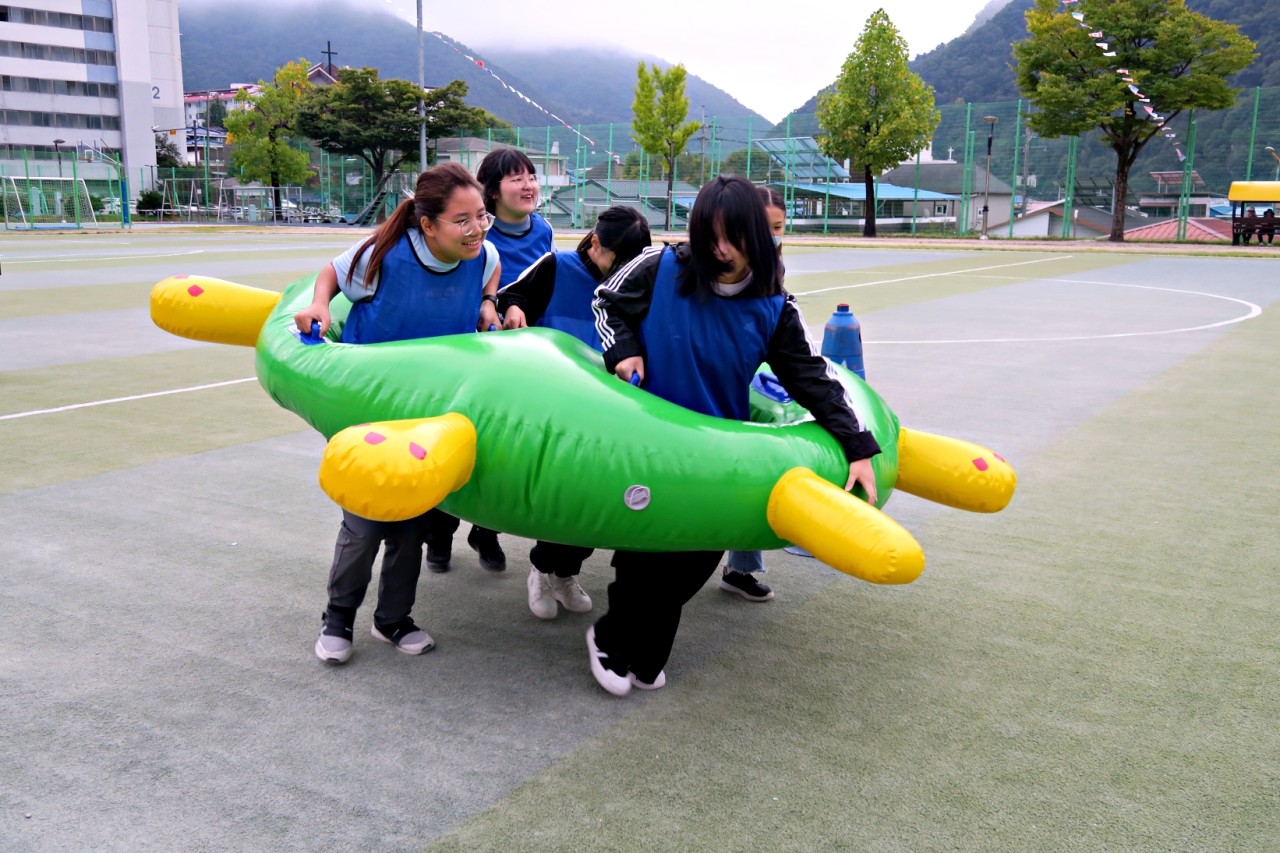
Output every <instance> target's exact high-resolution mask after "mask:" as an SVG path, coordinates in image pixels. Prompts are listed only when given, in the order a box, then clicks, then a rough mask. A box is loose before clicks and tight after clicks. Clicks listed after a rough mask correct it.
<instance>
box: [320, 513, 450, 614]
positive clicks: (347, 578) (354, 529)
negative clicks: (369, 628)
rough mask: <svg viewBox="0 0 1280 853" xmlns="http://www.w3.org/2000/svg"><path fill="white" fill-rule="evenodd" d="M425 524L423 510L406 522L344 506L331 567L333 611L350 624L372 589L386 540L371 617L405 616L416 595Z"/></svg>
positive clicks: (331, 602) (330, 609) (330, 583)
mask: <svg viewBox="0 0 1280 853" xmlns="http://www.w3.org/2000/svg"><path fill="white" fill-rule="evenodd" d="M425 526H426V516H425V515H420V516H418V517H417V518H411V519H409V520H408V521H371V520H369V519H367V518H361V517H360V516H358V515H355V514H354V513H350V512H347V511H346V510H343V511H342V527H341V528H340V529H339V530H338V542H337V544H336V545H334V548H333V566H332V567H330V569H329V612H330V613H331V614H332V615H333V616H334V617H336V618H337V619H338V620H340V621H341V622H343V623H344V624H346V625H347V627H351V625H352V624H353V623H354V621H355V614H356V610H357V609H359V607H360V605H361V603H363V602H364V596H365V593H366V592H367V591H368V589H369V581H370V580H371V579H372V577H373V561H374V560H375V559H376V558H377V556H378V547H379V546H381V545H382V544H383V543H386V548H385V550H384V551H383V554H382V574H381V576H380V577H379V579H378V606H377V609H375V610H374V612H373V621H374V624H376V625H394V624H395V623H396V622H399V621H400V620H402V619H405V618H407V617H408V616H409V613H410V611H412V610H413V602H414V600H415V598H416V597H417V594H418V575H419V574H420V573H421V571H422V538H423V531H424V529H425Z"/></svg>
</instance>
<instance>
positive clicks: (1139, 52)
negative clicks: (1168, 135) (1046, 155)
mask: <svg viewBox="0 0 1280 853" xmlns="http://www.w3.org/2000/svg"><path fill="white" fill-rule="evenodd" d="M1062 8H1063V7H1062V6H1061V5H1060V3H1059V0H1036V4H1035V6H1034V7H1033V8H1031V9H1030V10H1028V11H1027V30H1028V32H1029V33H1030V35H1029V36H1028V37H1027V38H1026V39H1025V40H1023V41H1020V42H1017V43H1016V44H1014V46H1013V55H1014V59H1015V60H1016V61H1017V75H1018V88H1019V89H1021V90H1022V93H1023V95H1024V96H1025V97H1026V98H1027V99H1028V100H1029V101H1031V103H1032V104H1034V105H1035V107H1036V108H1037V111H1036V112H1034V113H1031V114H1030V115H1029V116H1028V117H1027V125H1028V127H1030V128H1031V130H1033V131H1035V132H1036V133H1038V134H1040V135H1041V136H1045V137H1048V138H1055V137H1060V136H1076V135H1078V134H1081V133H1084V132H1086V131H1088V130H1091V129H1094V128H1097V129H1098V130H1100V131H1102V140H1103V141H1104V142H1105V143H1106V144H1107V145H1108V146H1109V147H1110V148H1111V150H1112V151H1114V152H1115V154H1116V171H1115V194H1114V197H1115V200H1116V201H1115V204H1114V205H1113V211H1112V216H1111V235H1110V237H1109V238H1108V239H1110V240H1111V241H1112V242H1122V241H1123V240H1124V219H1125V205H1124V199H1125V198H1126V196H1127V194H1128V191H1129V170H1130V168H1132V166H1133V162H1134V160H1135V159H1137V156H1138V153H1139V152H1140V151H1142V149H1143V147H1144V146H1145V145H1146V144H1147V143H1148V142H1150V141H1151V140H1152V139H1153V138H1155V137H1156V136H1157V135H1160V134H1162V133H1163V128H1162V127H1161V126H1160V123H1159V122H1157V121H1156V120H1154V119H1152V118H1151V117H1150V116H1149V115H1148V114H1147V111H1146V110H1145V109H1144V107H1145V106H1146V105H1144V104H1143V103H1141V102H1140V101H1139V98H1138V94H1137V93H1138V92H1140V93H1141V94H1142V95H1143V96H1145V97H1147V98H1149V99H1150V104H1149V106H1151V107H1152V109H1153V110H1154V111H1155V113H1156V114H1157V115H1159V116H1160V117H1161V118H1162V119H1163V120H1164V121H1165V122H1168V121H1169V119H1172V118H1173V117H1174V116H1176V115H1178V114H1180V113H1181V112H1183V111H1184V110H1191V109H1209V110H1219V109H1224V108H1226V107H1230V106H1231V105H1232V104H1233V103H1235V96H1236V93H1237V91H1238V90H1237V89H1233V88H1232V87H1231V86H1230V85H1229V84H1228V82H1227V80H1228V78H1229V77H1231V75H1233V74H1235V73H1236V72H1238V71H1240V70H1242V69H1243V68H1245V67H1246V66H1248V65H1249V63H1250V62H1252V61H1253V58H1254V55H1255V54H1254V47H1255V45H1254V43H1253V42H1252V41H1250V40H1249V39H1248V38H1246V37H1245V36H1243V35H1241V34H1240V31H1239V30H1238V29H1237V28H1236V27H1234V26H1232V25H1231V24H1225V23H1222V22H1221V21H1215V20H1212V19H1210V18H1206V17H1205V16H1203V15H1200V14H1198V13H1196V12H1192V11H1191V10H1190V9H1188V8H1187V5H1186V2H1185V0H1080V2H1079V3H1077V4H1075V5H1073V6H1071V7H1069V11H1060V10H1061V9H1062ZM1073 11H1074V13H1076V14H1079V15H1081V16H1082V17H1083V19H1084V20H1083V22H1082V21H1080V20H1078V19H1077V18H1075V17H1074V16H1073V14H1072V12H1073ZM1082 23H1084V24H1087V26H1081V24H1082ZM1090 32H1101V33H1103V38H1104V39H1105V42H1104V43H1105V44H1106V45H1107V48H1106V49H1104V48H1101V47H1100V46H1099V45H1098V44H1097V42H1098V38H1096V37H1094V36H1092V35H1090ZM1108 53H1114V56H1107V55H1105V54H1108ZM1118 69H1124V70H1125V72H1127V73H1123V74H1122V73H1118ZM1126 76H1127V77H1130V78H1132V79H1133V81H1134V83H1133V84H1130V83H1129V82H1127V81H1126V80H1124V79H1123V78H1124V77H1126ZM1131 85H1132V88H1130V87H1131ZM1135 90H1136V92H1135Z"/></svg>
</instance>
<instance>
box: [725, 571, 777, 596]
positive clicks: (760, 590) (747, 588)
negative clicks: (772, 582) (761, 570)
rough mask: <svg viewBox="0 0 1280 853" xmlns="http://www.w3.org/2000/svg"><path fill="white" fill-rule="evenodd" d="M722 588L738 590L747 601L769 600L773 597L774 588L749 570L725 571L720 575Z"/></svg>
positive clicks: (727, 590) (726, 590) (728, 590)
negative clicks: (761, 581) (763, 582)
mask: <svg viewBox="0 0 1280 853" xmlns="http://www.w3.org/2000/svg"><path fill="white" fill-rule="evenodd" d="M720 588H721V589H723V590H724V591H725V592H736V593H737V594H738V595H740V596H742V597H743V598H745V599H746V600H747V601H768V600H769V599H771V598H773V590H771V589H769V587H768V586H766V585H765V584H762V583H760V581H758V580H756V576H755V575H754V574H750V573H748V572H725V573H724V574H722V575H721V576H720Z"/></svg>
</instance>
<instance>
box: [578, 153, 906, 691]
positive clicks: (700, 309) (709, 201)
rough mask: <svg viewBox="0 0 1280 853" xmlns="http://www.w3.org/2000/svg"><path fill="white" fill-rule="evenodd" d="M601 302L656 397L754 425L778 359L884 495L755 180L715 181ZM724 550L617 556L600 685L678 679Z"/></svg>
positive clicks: (866, 440) (614, 339)
mask: <svg viewBox="0 0 1280 853" xmlns="http://www.w3.org/2000/svg"><path fill="white" fill-rule="evenodd" d="M593 307H594V310H595V315H596V328H597V329H598V330H599V332H600V339H601V343H602V344H603V346H604V362H605V367H606V368H607V369H609V370H610V371H611V372H614V373H616V374H617V375H618V376H619V377H620V378H622V379H624V380H629V379H631V377H632V376H633V375H635V376H637V377H638V378H639V379H640V381H641V383H642V385H641V387H643V388H646V389H647V390H649V391H650V392H651V393H653V394H656V395H657V396H659V397H662V398H664V399H666V400H669V401H671V402H673V403H677V404H679V405H681V406H684V407H685V408H688V409H692V410H694V411H696V412H701V413H702V414H705V415H713V416H715V417H720V418H733V419H735V420H740V421H745V420H747V419H748V418H749V416H750V403H749V386H750V382H751V378H752V376H754V374H755V372H756V369H757V368H758V367H759V366H760V365H761V364H762V363H763V362H765V361H768V362H769V365H770V367H772V368H773V371H774V373H776V374H777V376H778V380H779V381H780V382H781V383H782V386H783V387H784V388H785V389H786V390H787V392H788V393H789V394H790V395H791V396H792V397H794V398H795V399H796V401H797V402H799V403H800V405H802V406H804V407H805V408H806V409H808V410H809V411H810V412H811V413H812V414H813V416H814V419H815V420H816V421H817V422H818V424H820V425H821V426H822V427H824V428H825V429H826V430H827V431H828V432H830V433H831V434H832V436H834V437H835V439H836V440H837V441H838V442H839V443H840V445H841V447H843V449H844V453H845V458H846V459H847V460H848V461H849V476H848V480H847V481H846V483H845V486H844V487H845V489H851V488H853V486H854V484H855V483H856V484H859V485H861V486H862V488H863V489H864V490H865V492H866V495H867V499H868V500H869V501H870V502H871V503H872V504H874V503H875V500H876V487H875V477H874V474H873V472H872V469H871V459H870V457H872V456H874V455H875V454H877V453H879V452H880V447H879V445H878V444H877V443H876V440H875V437H874V436H872V435H871V433H870V432H868V431H866V430H865V429H863V427H862V426H861V425H860V424H859V423H858V418H857V415H856V414H855V413H854V411H853V407H852V405H851V404H850V403H849V400H848V398H847V396H846V395H845V391H844V386H843V385H841V384H840V381H839V380H838V379H837V378H836V377H835V376H834V375H833V374H832V373H830V372H829V371H828V364H827V362H826V360H825V359H823V358H822V356H820V355H819V354H818V353H817V351H816V349H815V347H814V346H813V343H812V341H810V339H809V335H808V330H807V328H806V326H805V322H804V318H803V317H801V316H800V310H799V308H798V307H797V306H796V303H795V300H794V299H792V297H791V296H790V295H789V294H787V293H786V291H784V290H783V288H782V261H781V259H780V257H779V256H778V250H777V248H776V247H775V246H774V243H773V239H772V235H771V234H770V233H769V223H768V219H767V217H766V214H765V207H764V203H763V202H762V201H761V199H760V195H759V193H758V191H757V189H756V187H755V186H753V185H752V184H751V182H750V181H748V180H746V179H745V178H740V177H731V176H725V175H721V176H719V177H717V178H715V179H714V180H712V181H711V182H710V183H708V184H706V185H705V186H703V188H702V189H701V190H700V191H699V192H698V197H697V199H696V201H695V203H694V207H693V212H692V214H691V215H690V217H689V242H688V243H687V244H682V245H679V246H676V247H674V248H672V247H663V248H652V249H648V250H646V251H645V252H643V253H642V254H641V255H640V256H639V257H638V258H636V259H635V260H634V261H632V262H631V263H630V264H627V265H626V266H624V267H622V268H621V269H620V270H619V271H618V272H617V273H615V274H614V275H613V277H612V278H610V279H609V280H608V281H607V282H605V283H604V284H603V285H601V286H600V288H599V289H598V290H597V291H596V299H595V302H594V304H593ZM656 450H657V449H655V451H656ZM722 553H723V552H722V551H686V552H665V553H661V554H651V553H639V552H631V551H618V552H617V553H616V554H615V555H614V558H613V566H614V568H615V570H616V572H617V574H616V577H615V579H614V582H613V583H611V584H610V585H609V611H608V612H607V613H605V614H604V615H603V616H602V617H600V619H599V620H597V622H596V624H595V625H594V626H592V628H590V629H588V631H587V650H588V653H589V661H590V665H591V673H592V675H594V676H595V678H596V681H597V682H599V684H600V686H601V687H603V688H604V689H605V690H607V691H609V692H610V693H613V694H615V695H618V696H621V695H624V694H626V693H627V692H629V691H630V690H631V688H632V687H638V688H640V689H642V690H655V689H657V688H660V687H662V686H663V685H664V684H666V674H665V673H664V671H663V667H664V666H665V665H666V663H667V659H668V658H669V657H670V655H671V647H672V644H673V643H674V641H675V636H676V631H677V629H678V628H679V625H680V615H681V611H682V609H683V607H684V604H685V602H687V601H688V600H689V599H690V598H692V597H693V596H694V594H696V593H697V591H698V590H699V589H701V587H702V586H703V584H704V583H705V582H706V580H707V578H709V577H710V576H711V574H712V573H713V572H714V571H715V569H716V566H717V565H718V564H719V562H720V556H721V554H722Z"/></svg>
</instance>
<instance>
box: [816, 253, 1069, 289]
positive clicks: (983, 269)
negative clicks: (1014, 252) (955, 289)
mask: <svg viewBox="0 0 1280 853" xmlns="http://www.w3.org/2000/svg"><path fill="white" fill-rule="evenodd" d="M1073 257H1075V256H1074V255H1058V256H1056V257H1052V258H1036V259H1035V260H1031V261H1018V262H1017V263H1013V264H997V265H995V266H990V267H974V268H973V269H964V270H951V271H949V272H927V273H921V274H920V275H907V276H903V277H901V278H885V279H881V280H879V281H864V282H862V283H861V284H842V285H839V286H838V287H822V288H819V289H817V290H804V291H797V292H796V293H794V294H793V295H794V296H796V297H797V298H799V297H801V296H813V295H815V294H818V293H831V292H832V291H836V290H853V289H854V288H857V287H873V286H875V285H877V284H898V283H899V282H903V281H919V280H920V279H923V278H945V277H946V276H950V275H971V274H972V273H976V272H986V271H988V270H1003V269H1008V268H1009V267H1022V266H1026V265H1027V264H1043V263H1046V262H1048V261H1069V260H1071V259H1072V258H1073Z"/></svg>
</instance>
